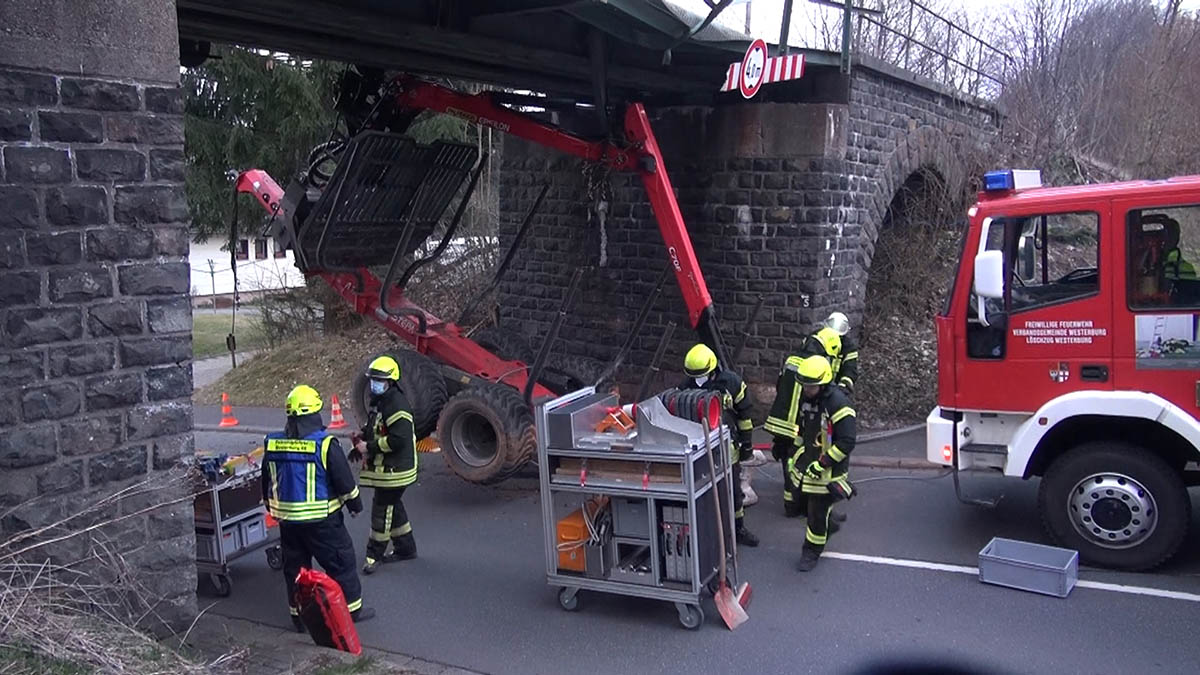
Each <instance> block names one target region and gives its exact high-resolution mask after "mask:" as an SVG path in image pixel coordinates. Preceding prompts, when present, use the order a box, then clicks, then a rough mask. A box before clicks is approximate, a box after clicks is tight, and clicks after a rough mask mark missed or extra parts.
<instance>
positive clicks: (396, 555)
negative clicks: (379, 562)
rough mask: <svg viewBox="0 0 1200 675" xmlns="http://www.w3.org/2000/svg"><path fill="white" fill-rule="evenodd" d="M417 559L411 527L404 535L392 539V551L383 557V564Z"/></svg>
mask: <svg viewBox="0 0 1200 675" xmlns="http://www.w3.org/2000/svg"><path fill="white" fill-rule="evenodd" d="M416 557H417V540H416V539H415V538H413V533H412V527H409V528H408V531H407V532H405V533H404V534H401V535H398V536H395V537H393V538H392V550H391V551H389V552H388V553H387V554H386V555H384V556H383V562H385V563H393V562H400V561H401V560H412V559H413V558H416Z"/></svg>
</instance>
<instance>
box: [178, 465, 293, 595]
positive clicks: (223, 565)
mask: <svg viewBox="0 0 1200 675" xmlns="http://www.w3.org/2000/svg"><path fill="white" fill-rule="evenodd" d="M261 479H262V469H261V467H254V468H251V469H249V470H247V471H245V472H244V473H239V474H236V475H233V476H220V477H217V478H215V479H214V478H213V477H211V476H209V477H206V479H205V485H203V486H202V488H201V491H200V492H199V493H198V494H197V495H196V498H195V500H194V502H193V507H194V509H195V518H196V572H197V574H208V577H209V580H210V581H211V582H212V585H213V588H214V589H215V590H216V592H217V595H219V596H221V597H228V596H229V594H230V593H232V592H233V582H232V580H231V579H230V574H229V563H230V562H232V561H234V560H236V559H238V558H240V557H242V556H244V555H246V554H248V553H250V552H252V551H256V550H258V549H260V548H263V547H264V546H266V547H268V548H267V551H266V554H267V564H268V565H270V567H271V569H275V570H280V569H283V557H282V555H281V554H280V550H279V546H278V545H275V542H277V541H278V540H279V529H278V528H277V527H275V528H271V527H267V521H266V516H267V510H266V507H264V506H263V503H262V487H261V485H260V481H261Z"/></svg>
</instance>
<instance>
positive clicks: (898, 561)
mask: <svg viewBox="0 0 1200 675" xmlns="http://www.w3.org/2000/svg"><path fill="white" fill-rule="evenodd" d="M821 557H823V558H836V559H838V560H850V561H852V562H864V563H872V564H875V565H891V566H893V567H911V568H914V569H923V570H934V571H936V572H954V573H956V574H974V575H978V574H979V568H978V567H967V566H966V565H946V564H943V563H935V562H928V561H925V560H908V559H905V558H887V557H884V556H877V555H860V554H858V553H839V552H837V551H826V552H825V553H823V554H822V556H821ZM1075 586H1076V587H1077V588H1091V589H1093V590H1097V591H1111V592H1113V593H1127V594H1129V595H1149V596H1152V597H1156V598H1167V599H1170V600H1186V601H1188V602H1200V594H1196V593H1184V592H1182V591H1168V590H1164V589H1161V588H1149V587H1147V586H1127V585H1124V584H1107V583H1104V582H1101V581H1086V580H1083V579H1081V580H1079V581H1077V582H1075Z"/></svg>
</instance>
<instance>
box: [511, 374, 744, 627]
mask: <svg viewBox="0 0 1200 675" xmlns="http://www.w3.org/2000/svg"><path fill="white" fill-rule="evenodd" d="M634 418H635V419H636V426H635V427H634V426H633V425H631V424H629V423H630V422H631V421H632V420H630V419H629V418H628V417H627V416H625V415H623V414H622V412H621V408H620V407H619V404H618V402H617V397H616V396H615V395H613V394H608V393H597V392H596V391H595V388H594V387H588V388H585V389H581V390H579V391H575V392H572V393H570V394H567V395H565V396H562V397H559V398H556V399H553V400H550V401H548V402H545V403H542V404H539V405H538V406H537V414H536V416H535V423H536V425H537V438H538V471H539V474H540V484H541V502H542V518H543V523H544V530H545V547H546V579H547V582H548V583H549V584H550V585H551V586H556V587H558V588H559V589H560V591H559V593H558V601H559V604H560V605H561V606H562V608H563V609H565V610H568V611H574V610H575V609H577V608H578V602H579V599H578V592H579V591H580V590H581V589H586V590H590V591H600V592H604V593H616V594H621V595H629V596H636V597H643V598H650V599H656V600H664V601H667V602H671V603H674V605H675V608H676V610H677V611H678V613H679V622H680V624H682V625H683V626H684V627H685V628H688V629H692V630H695V629H697V628H699V627H700V626H701V625H702V624H703V623H704V611H703V609H702V607H701V604H702V601H703V596H704V594H705V593H706V592H708V593H711V592H712V590H713V588H714V586H715V583H716V576H717V569H718V566H719V561H720V553H719V552H718V550H719V542H718V538H717V515H716V514H715V513H714V508H715V507H714V504H713V500H712V496H711V495H710V494H709V492H708V491H709V490H712V489H717V490H719V493H718V497H719V499H720V501H721V511H722V515H723V516H725V517H727V519H728V522H727V523H726V524H725V528H724V532H725V536H726V546H725V550H726V551H727V556H728V557H729V561H730V563H731V564H730V565H729V567H730V570H731V574H730V582H731V583H734V584H736V581H737V577H736V575H737V566H736V554H735V543H734V536H733V526H734V520H733V509H732V503H733V492H732V486H731V484H732V469H731V467H730V465H729V462H728V453H727V451H726V450H725V449H724V447H723V446H725V443H724V442H723V441H724V439H727V438H729V435H728V431H727V429H726V428H725V427H724V425H723V424H722V425H718V427H717V428H713V429H710V428H709V427H708V425H703V424H701V423H698V422H693V421H689V420H688V419H685V418H682V417H677V416H675V415H672V414H671V413H669V412H668V411H667V409H666V407H664V405H663V404H662V402H661V401H660V400H659V399H658V398H657V397H655V398H651V399H648V400H647V401H643V402H641V403H639V404H638V406H637V409H636V411H635V414H634ZM706 432H707V433H706ZM706 443H708V444H711V447H712V448H713V456H714V462H715V464H716V474H717V475H716V476H715V480H714V477H713V476H711V475H710V473H711V472H710V470H709V464H708V459H707V457H706Z"/></svg>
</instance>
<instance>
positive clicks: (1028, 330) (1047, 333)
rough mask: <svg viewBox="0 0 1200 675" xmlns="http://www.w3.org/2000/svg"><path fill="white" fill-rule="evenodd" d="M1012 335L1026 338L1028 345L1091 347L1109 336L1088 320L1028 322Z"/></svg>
mask: <svg viewBox="0 0 1200 675" xmlns="http://www.w3.org/2000/svg"><path fill="white" fill-rule="evenodd" d="M1012 334H1013V337H1023V338H1025V344H1028V345H1090V344H1092V340H1093V338H1097V337H1105V336H1107V335H1108V329H1107V328H1096V327H1095V326H1094V325H1093V323H1092V322H1091V321H1088V320H1073V321H1026V322H1025V324H1024V326H1022V327H1019V328H1013V332H1012Z"/></svg>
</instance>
